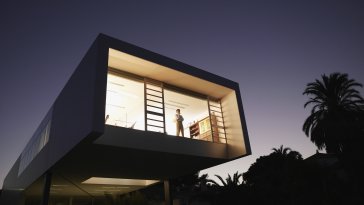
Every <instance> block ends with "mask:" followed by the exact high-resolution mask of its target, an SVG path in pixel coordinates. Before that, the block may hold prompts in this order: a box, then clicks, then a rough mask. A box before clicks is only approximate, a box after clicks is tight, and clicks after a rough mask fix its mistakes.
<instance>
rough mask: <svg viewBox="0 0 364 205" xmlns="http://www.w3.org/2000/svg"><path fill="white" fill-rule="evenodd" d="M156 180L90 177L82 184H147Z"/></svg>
mask: <svg viewBox="0 0 364 205" xmlns="http://www.w3.org/2000/svg"><path fill="white" fill-rule="evenodd" d="M157 182H158V181H157V180H144V179H123V178H104V177H91V178H89V179H87V180H85V181H83V182H82V184H103V185H106V184H107V185H125V186H149V185H151V184H154V183H157Z"/></svg>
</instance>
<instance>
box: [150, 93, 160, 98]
mask: <svg viewBox="0 0 364 205" xmlns="http://www.w3.org/2000/svg"><path fill="white" fill-rule="evenodd" d="M146 94H147V95H150V96H153V97H156V98H162V96H157V95H152V94H149V93H146Z"/></svg>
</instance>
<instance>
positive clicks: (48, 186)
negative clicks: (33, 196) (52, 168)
mask: <svg viewBox="0 0 364 205" xmlns="http://www.w3.org/2000/svg"><path fill="white" fill-rule="evenodd" d="M51 181H52V173H51V172H49V171H47V172H46V173H45V175H44V185H43V194H42V201H41V202H40V205H48V201H49V192H50V189H51Z"/></svg>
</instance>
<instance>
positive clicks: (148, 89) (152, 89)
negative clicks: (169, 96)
mask: <svg viewBox="0 0 364 205" xmlns="http://www.w3.org/2000/svg"><path fill="white" fill-rule="evenodd" d="M145 89H147V90H152V91H155V92H158V93H162V91H160V90H154V89H152V88H145Z"/></svg>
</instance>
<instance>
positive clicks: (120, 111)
mask: <svg viewBox="0 0 364 205" xmlns="http://www.w3.org/2000/svg"><path fill="white" fill-rule="evenodd" d="M105 123H106V124H108V125H114V126H119V127H127V128H133V129H138V130H145V128H144V127H145V123H144V83H143V82H139V81H137V80H132V79H129V78H125V77H121V76H118V75H114V74H111V73H109V74H108V79H107V93H106V108H105Z"/></svg>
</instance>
